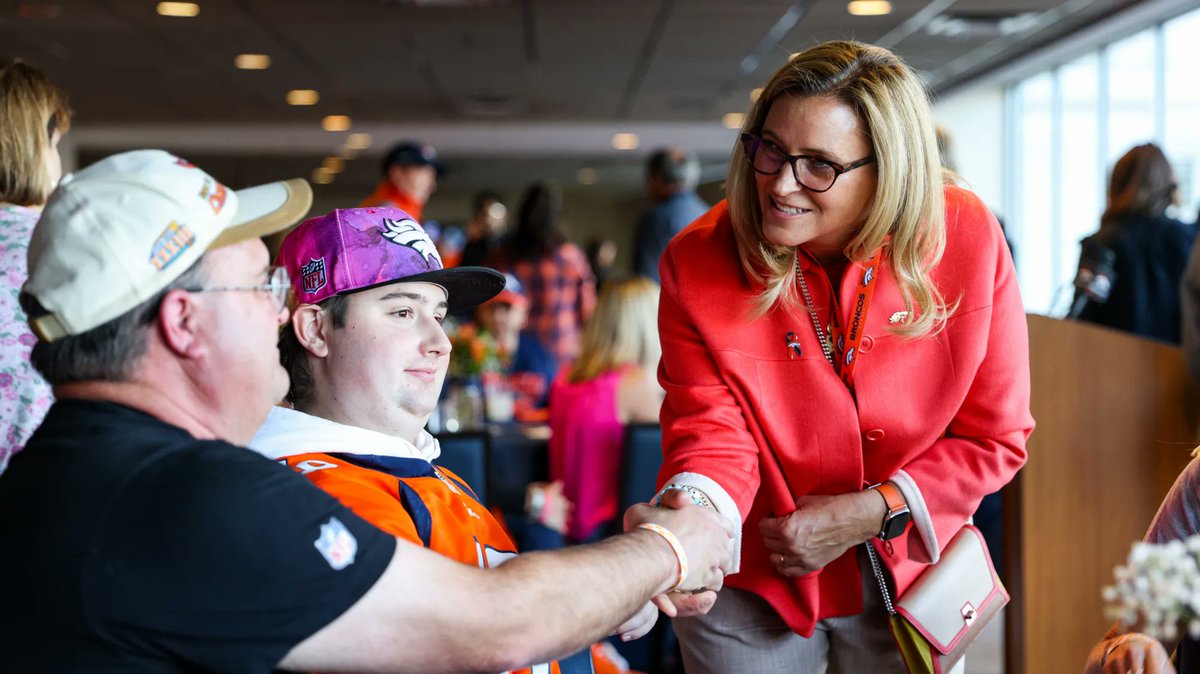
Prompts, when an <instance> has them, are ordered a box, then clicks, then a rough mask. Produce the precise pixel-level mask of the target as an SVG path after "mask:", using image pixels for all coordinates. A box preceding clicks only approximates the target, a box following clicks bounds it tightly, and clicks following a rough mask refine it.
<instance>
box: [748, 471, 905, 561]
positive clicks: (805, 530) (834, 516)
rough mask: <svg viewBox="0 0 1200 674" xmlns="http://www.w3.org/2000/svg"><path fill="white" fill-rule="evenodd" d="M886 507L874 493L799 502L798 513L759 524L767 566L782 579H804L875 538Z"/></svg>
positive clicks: (869, 491)
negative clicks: (801, 577) (779, 574)
mask: <svg viewBox="0 0 1200 674" xmlns="http://www.w3.org/2000/svg"><path fill="white" fill-rule="evenodd" d="M886 513H887V504H886V503H885V502H884V500H883V498H882V497H881V496H880V495H879V494H877V493H875V491H874V490H867V491H861V492H852V493H849V494H839V495H837V496H801V497H800V498H798V499H796V509H795V510H794V511H792V512H791V513H790V514H788V515H785V516H783V517H764V518H763V519H762V520H761V521H760V522H759V523H758V530H759V532H760V533H762V535H763V544H764V545H765V546H766V548H767V550H769V551H770V552H771V553H772V554H771V563H773V564H774V565H775V568H776V570H778V571H779V573H781V574H783V575H785V576H803V575H804V574H807V573H812V572H813V571H816V570H818V569H821V568H823V567H824V566H825V565H826V564H828V563H830V562H832V561H833V560H835V559H837V558H838V557H841V556H842V554H843V553H844V552H846V550H848V549H850V548H851V547H852V546H855V545H858V544H859V543H862V542H864V541H868V540H870V539H871V537H872V536H874V535H875V534H877V533H879V527H880V525H881V524H882V523H883V517H884V515H885V514H886Z"/></svg>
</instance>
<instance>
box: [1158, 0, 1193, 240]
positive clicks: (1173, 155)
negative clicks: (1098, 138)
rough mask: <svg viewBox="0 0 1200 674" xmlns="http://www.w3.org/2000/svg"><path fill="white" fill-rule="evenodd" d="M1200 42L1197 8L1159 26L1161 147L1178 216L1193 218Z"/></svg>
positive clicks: (1185, 218)
mask: <svg viewBox="0 0 1200 674" xmlns="http://www.w3.org/2000/svg"><path fill="white" fill-rule="evenodd" d="M1197 42H1200V10H1196V11H1194V12H1192V13H1190V14H1185V15H1184V16H1181V17H1179V18H1178V19H1175V20H1174V21H1170V22H1168V23H1167V24H1166V25H1165V26H1163V61H1164V66H1165V67H1164V68H1163V71H1164V72H1163V84H1164V86H1163V90H1164V91H1163V100H1164V102H1165V106H1164V108H1165V110H1164V120H1163V134H1164V137H1163V143H1164V145H1165V147H1164V148H1163V149H1164V150H1166V152H1167V157H1169V158H1170V159H1171V163H1172V164H1173V165H1174V166H1175V171H1176V173H1177V174H1178V177H1179V193H1180V197H1181V199H1180V201H1181V202H1182V203H1181V206H1182V207H1181V209H1180V210H1181V211H1182V213H1181V214H1180V215H1181V219H1183V221H1184V222H1188V221H1190V220H1193V219H1194V218H1195V217H1196V214H1197V211H1198V210H1200V86H1197V82H1200V77H1197V74H1196V63H1195V61H1196V43H1197Z"/></svg>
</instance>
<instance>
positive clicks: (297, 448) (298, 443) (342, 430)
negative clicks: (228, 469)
mask: <svg viewBox="0 0 1200 674" xmlns="http://www.w3.org/2000/svg"><path fill="white" fill-rule="evenodd" d="M249 447H250V449H253V450H254V451H256V452H258V453H259V454H262V455H263V456H265V457H267V458H268V459H282V458H285V457H289V456H296V455H297V454H312V453H323V454H328V453H331V452H334V453H339V454H375V455H378V456H396V457H400V458H409V459H424V460H426V461H433V460H434V459H436V458H438V456H439V455H440V454H441V453H442V450H441V447H440V446H439V445H438V441H437V439H436V438H434V437H433V436H432V435H430V434H429V432H428V431H425V430H424V429H422V430H421V432H420V433H419V434H418V435H417V444H415V445H414V444H413V443H411V442H409V441H407V440H403V439H401V438H397V437H394V436H391V435H387V434H386V433H379V432H377V431H370V430H367V429H365V428H359V427H358V426H348V425H346V424H340V423H338V422H336V421H330V420H329V419H323V418H321V417H315V416H313V415H311V414H305V413H304V412H298V411H296V410H293V409H288V408H285V407H272V408H271V413H270V414H269V415H267V420H266V421H264V422H263V425H262V426H261V427H260V428H259V429H258V433H257V434H256V435H255V436H254V439H253V440H251V441H250V445H249Z"/></svg>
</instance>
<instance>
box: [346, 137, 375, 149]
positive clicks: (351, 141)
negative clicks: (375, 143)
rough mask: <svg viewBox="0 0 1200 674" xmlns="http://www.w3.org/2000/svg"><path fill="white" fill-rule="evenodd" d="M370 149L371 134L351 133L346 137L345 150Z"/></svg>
mask: <svg viewBox="0 0 1200 674" xmlns="http://www.w3.org/2000/svg"><path fill="white" fill-rule="evenodd" d="M369 147H371V134H369V133H352V134H350V135H349V136H346V149H347V150H365V149H367V148H369Z"/></svg>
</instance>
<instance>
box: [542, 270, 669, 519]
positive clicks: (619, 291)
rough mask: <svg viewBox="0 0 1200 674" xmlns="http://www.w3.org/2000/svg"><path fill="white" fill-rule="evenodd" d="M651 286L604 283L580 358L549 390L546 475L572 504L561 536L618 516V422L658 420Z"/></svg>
mask: <svg viewBox="0 0 1200 674" xmlns="http://www.w3.org/2000/svg"><path fill="white" fill-rule="evenodd" d="M657 315H658V284H657V283H655V282H654V281H651V280H650V279H647V278H644V277H634V278H630V279H623V280H614V281H611V282H609V283H608V284H606V285H605V286H604V289H603V291H602V292H601V294H600V300H599V303H598V304H597V305H596V312H595V314H593V315H592V318H591V320H590V321H589V322H588V324H587V327H586V328H585V330H584V333H583V341H582V346H581V350H580V354H579V358H578V359H577V360H576V361H575V363H574V364H573V365H572V366H571V367H570V368H564V369H563V370H562V371H561V372H560V373H559V375H558V377H557V378H556V379H555V381H554V384H553V387H552V388H551V390H550V428H551V431H552V434H551V436H550V478H551V479H552V480H555V481H558V482H561V483H562V485H563V494H564V496H566V498H567V500H568V501H570V502H571V503H572V504H573V506H574V507H573V509H572V512H571V517H570V521H569V523H568V526H567V537H568V539H569V540H571V541H573V542H580V541H587V540H591V539H593V538H598V537H601V536H603V535H605V534H606V533H607V527H606V526H604V525H605V524H607V523H608V522H610V521H612V520H614V519H615V518H616V517H617V515H618V514H619V513H618V512H617V479H618V476H617V471H618V467H619V465H620V462H621V442H622V439H623V437H624V433H625V424H628V423H631V422H654V421H658V410H659V407H660V406H661V405H662V390H661V389H660V388H659V387H658V384H657V383H655V380H654V369H655V368H656V367H657V366H658V358H659V356H660V355H661V353H662V351H661V348H660V347H659V343H658V329H657V325H656V320H657Z"/></svg>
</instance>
